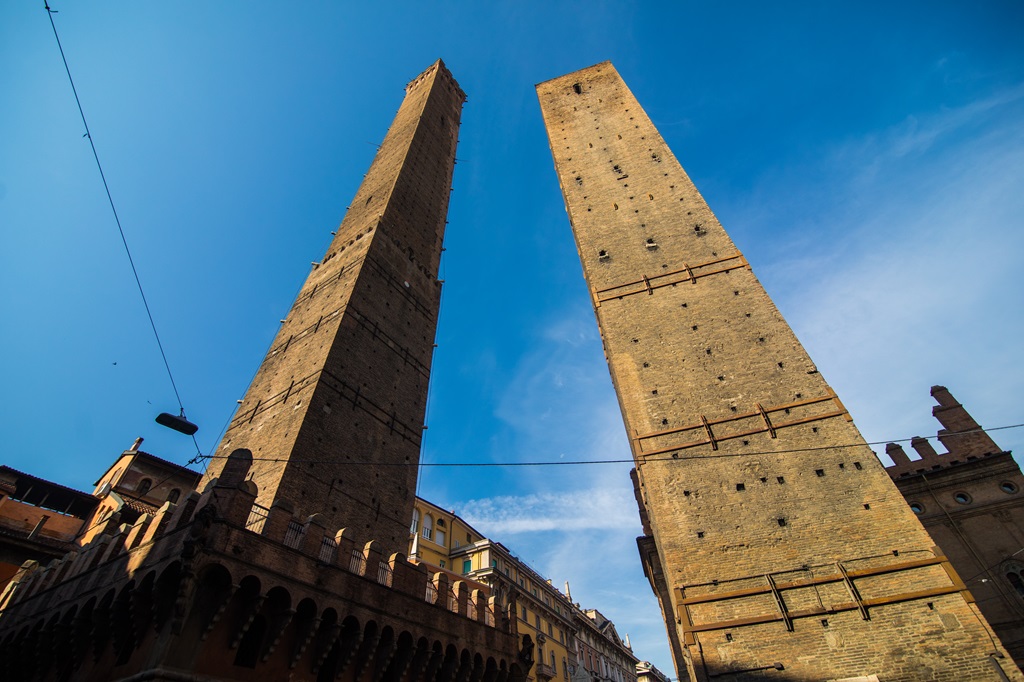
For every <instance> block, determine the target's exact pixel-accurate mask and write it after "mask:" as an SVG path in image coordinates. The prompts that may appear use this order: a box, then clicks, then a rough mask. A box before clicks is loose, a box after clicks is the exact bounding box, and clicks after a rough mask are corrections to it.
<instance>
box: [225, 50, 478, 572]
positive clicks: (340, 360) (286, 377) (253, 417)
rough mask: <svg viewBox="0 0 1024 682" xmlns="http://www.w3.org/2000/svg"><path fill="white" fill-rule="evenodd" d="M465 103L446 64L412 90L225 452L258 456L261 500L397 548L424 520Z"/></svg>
mask: <svg viewBox="0 0 1024 682" xmlns="http://www.w3.org/2000/svg"><path fill="white" fill-rule="evenodd" d="M464 99H465V95H464V94H463V93H462V91H461V90H460V89H459V86H458V84H457V83H456V82H455V81H454V79H453V78H452V76H451V74H450V73H449V72H448V70H447V69H446V68H445V67H444V65H443V64H442V63H441V62H438V63H436V64H435V65H434V66H432V67H431V68H430V69H428V70H427V71H426V72H424V73H423V74H421V75H420V76H419V77H418V78H416V79H415V80H414V81H413V82H411V83H410V84H409V85H408V86H407V88H406V97H405V100H404V101H403V103H402V105H401V107H400V108H399V111H398V114H397V115H396V117H395V120H394V122H393V123H392V125H391V128H390V130H389V131H388V134H387V136H386V137H385V139H384V142H383V143H382V144H381V147H380V149H379V151H378V153H377V156H376V158H375V159H374V161H373V163H372V165H371V166H370V170H369V171H368V173H367V174H366V177H365V179H364V180H363V183H362V185H361V186H360V188H359V190H358V191H357V192H356V195H355V198H354V199H353V201H352V204H351V205H350V206H349V210H348V212H347V213H346V215H345V218H344V220H343V221H342V223H341V226H340V227H339V228H338V230H337V236H336V237H335V239H334V241H333V242H332V244H331V246H330V247H329V248H328V250H327V253H326V254H325V255H324V258H323V260H322V261H321V262H320V263H319V264H318V265H314V267H313V271H312V272H311V274H310V276H309V278H308V279H307V281H306V283H305V285H304V286H303V288H302V290H301V292H300V293H299V295H298V298H297V299H296V301H295V304H294V306H293V307H292V310H291V311H290V312H289V314H288V317H287V318H286V319H285V320H284V322H283V324H282V325H281V331H280V332H279V333H278V336H277V338H276V339H275V341H274V343H273V346H272V347H271V350H270V351H269V353H268V354H267V357H266V359H265V360H264V361H263V364H262V365H261V367H260V370H259V372H258V373H257V375H256V377H255V379H254V380H253V383H252V385H251V386H250V387H249V390H248V392H247V393H246V396H245V399H244V400H243V402H242V404H241V405H240V407H239V409H238V412H237V414H236V415H235V417H234V419H233V421H232V422H231V425H230V428H229V429H228V431H227V433H226V434H225V437H224V439H223V442H222V444H221V446H220V448H219V449H218V455H221V456H222V455H226V454H227V453H228V452H230V451H231V450H233V449H235V448H239V447H244V448H248V449H249V450H251V451H252V452H253V455H254V456H255V459H256V461H255V463H254V466H253V479H254V480H255V481H256V482H257V484H258V485H259V488H260V498H259V500H258V501H257V502H258V503H259V504H262V505H264V506H267V507H269V506H271V504H272V503H273V502H274V501H275V500H278V499H287V500H289V501H290V502H291V503H292V504H294V505H295V507H296V511H297V512H298V513H300V515H301V514H312V513H320V514H322V515H324V517H325V519H327V520H328V522H330V523H337V524H346V525H349V526H350V527H352V528H354V529H356V530H358V532H360V533H361V534H365V535H367V536H370V537H375V538H377V539H378V541H380V542H382V543H385V544H386V549H387V551H389V552H391V551H401V550H404V549H405V544H406V539H407V535H408V528H409V523H410V520H411V518H412V506H413V497H414V491H415V481H416V465H417V463H418V459H419V446H420V438H421V436H422V429H423V420H424V413H425V406H426V396H427V383H428V379H429V373H430V362H431V356H432V352H433V342H434V333H435V328H436V324H437V311H438V302H439V300H440V294H441V283H440V282H439V281H438V280H437V269H438V263H439V260H440V254H441V243H442V238H443V235H444V225H445V218H446V215H447V209H448V199H449V192H450V189H451V178H452V171H453V168H454V162H455V147H456V143H457V141H458V140H457V137H458V126H459V116H460V111H461V107H462V103H463V101H464ZM268 460H280V461H268ZM218 461H223V460H215V463H214V464H213V465H211V467H210V469H209V471H208V474H207V478H208V479H209V478H211V477H214V476H217V475H218V473H219V471H220V466H219V464H218V463H217V462H218Z"/></svg>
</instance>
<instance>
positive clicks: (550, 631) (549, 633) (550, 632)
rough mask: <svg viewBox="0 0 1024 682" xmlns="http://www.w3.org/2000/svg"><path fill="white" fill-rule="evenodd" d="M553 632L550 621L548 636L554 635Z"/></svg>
mask: <svg viewBox="0 0 1024 682" xmlns="http://www.w3.org/2000/svg"><path fill="white" fill-rule="evenodd" d="M554 636H555V633H554V632H552V630H551V623H548V637H554Z"/></svg>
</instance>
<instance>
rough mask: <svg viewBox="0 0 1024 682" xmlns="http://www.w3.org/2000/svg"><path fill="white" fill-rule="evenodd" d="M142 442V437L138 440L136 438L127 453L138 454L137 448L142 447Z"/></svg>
mask: <svg viewBox="0 0 1024 682" xmlns="http://www.w3.org/2000/svg"><path fill="white" fill-rule="evenodd" d="M142 440H143V439H142V436H139V437H138V438H136V439H135V442H134V443H132V446H131V447H130V448H128V452H138V451H139V446H140V445H142Z"/></svg>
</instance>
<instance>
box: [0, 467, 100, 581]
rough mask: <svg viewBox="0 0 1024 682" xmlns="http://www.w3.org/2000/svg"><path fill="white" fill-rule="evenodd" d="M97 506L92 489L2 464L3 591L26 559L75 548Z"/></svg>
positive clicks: (39, 558)
mask: <svg viewBox="0 0 1024 682" xmlns="http://www.w3.org/2000/svg"><path fill="white" fill-rule="evenodd" d="M98 505H99V500H98V499H97V498H95V497H93V496H92V495H89V494H88V493H84V492H82V491H79V490H73V489H71V488H67V487H65V486H62V485H60V484H58V483H54V482H53V481H47V480H46V479H42V478H39V477H38V476H33V475H31V474H26V473H24V472H22V471H18V470H16V469H12V468H10V467H8V466H0V590H3V589H4V588H5V587H6V585H7V583H9V582H10V580H11V578H13V577H14V575H15V574H16V573H17V572H18V569H19V568H21V565H22V564H24V563H25V562H26V561H35V562H38V563H48V562H50V561H53V560H55V559H59V558H61V557H63V556H64V555H65V554H67V553H68V552H70V551H72V550H74V549H75V548H76V541H77V540H78V538H79V536H80V535H81V534H82V533H83V532H84V531H85V530H86V529H87V528H88V527H89V520H90V519H92V518H94V516H95V514H96V508H97V506H98Z"/></svg>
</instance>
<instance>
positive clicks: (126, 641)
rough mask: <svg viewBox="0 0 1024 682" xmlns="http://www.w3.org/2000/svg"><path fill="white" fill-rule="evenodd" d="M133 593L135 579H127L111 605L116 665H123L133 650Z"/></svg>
mask: <svg viewBox="0 0 1024 682" xmlns="http://www.w3.org/2000/svg"><path fill="white" fill-rule="evenodd" d="M134 594H135V581H134V580H129V581H128V584H127V585H125V586H124V587H122V588H121V591H120V592H119V593H118V595H117V598H116V599H115V600H114V603H113V604H112V605H111V607H110V608H111V611H112V616H113V624H114V626H113V631H112V634H113V640H114V653H115V654H116V655H117V665H124V664H125V663H127V662H128V660H129V659H130V658H131V655H132V652H133V651H135V623H134V620H133V618H132V601H133V599H134Z"/></svg>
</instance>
